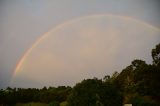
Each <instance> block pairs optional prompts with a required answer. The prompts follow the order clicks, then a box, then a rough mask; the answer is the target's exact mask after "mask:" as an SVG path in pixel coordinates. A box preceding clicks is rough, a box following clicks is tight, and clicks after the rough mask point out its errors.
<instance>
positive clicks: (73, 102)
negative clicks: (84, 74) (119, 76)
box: [68, 78, 122, 106]
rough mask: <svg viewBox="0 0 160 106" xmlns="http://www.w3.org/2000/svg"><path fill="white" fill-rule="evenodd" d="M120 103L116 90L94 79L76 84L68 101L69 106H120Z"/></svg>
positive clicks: (119, 96)
mask: <svg viewBox="0 0 160 106" xmlns="http://www.w3.org/2000/svg"><path fill="white" fill-rule="evenodd" d="M112 98H114V99H112ZM121 102H122V101H121V95H120V94H119V92H118V89H116V88H114V86H112V85H107V84H105V83H103V82H102V80H98V79H95V78H94V79H87V80H83V81H82V82H81V83H78V84H77V85H76V86H75V87H74V88H73V90H72V92H71V95H70V97H69V99H68V105H69V106H111V105H115V106H121V105H122V104H121Z"/></svg>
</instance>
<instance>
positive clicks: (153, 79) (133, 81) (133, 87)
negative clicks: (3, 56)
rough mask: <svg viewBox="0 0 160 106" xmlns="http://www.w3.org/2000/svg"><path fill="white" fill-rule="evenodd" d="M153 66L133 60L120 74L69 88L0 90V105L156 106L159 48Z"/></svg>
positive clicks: (159, 88) (159, 103)
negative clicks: (129, 105)
mask: <svg viewBox="0 0 160 106" xmlns="http://www.w3.org/2000/svg"><path fill="white" fill-rule="evenodd" d="M152 58H153V64H146V62H145V61H143V60H139V59H136V60H134V61H132V62H131V64H130V65H129V66H127V67H126V68H125V69H123V70H122V71H121V72H120V73H118V72H115V73H114V74H113V75H112V76H109V75H106V76H105V77H104V78H103V80H102V79H97V78H93V79H85V80H83V81H82V82H80V83H77V84H76V85H75V86H74V87H73V88H71V87H65V86H59V87H57V88H55V87H49V88H46V87H44V88H42V89H37V88H28V89H24V88H10V87H8V88H7V89H1V90H0V104H1V105H3V106H4V105H10V106H12V105H13V106H14V105H15V106H122V105H123V104H127V103H129V104H133V106H160V83H159V82H160V44H158V45H157V46H156V47H155V48H154V49H152ZM1 105H0V106H1Z"/></svg>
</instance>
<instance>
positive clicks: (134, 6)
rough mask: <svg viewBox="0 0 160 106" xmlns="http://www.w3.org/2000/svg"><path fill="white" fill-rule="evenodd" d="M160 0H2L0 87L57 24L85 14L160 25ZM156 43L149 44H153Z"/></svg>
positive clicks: (4, 84) (0, 3)
mask: <svg viewBox="0 0 160 106" xmlns="http://www.w3.org/2000/svg"><path fill="white" fill-rule="evenodd" d="M158 1H159V0H1V1H0V23H1V24H0V87H1V88H2V87H6V86H8V85H9V82H10V80H11V78H12V75H13V73H14V70H15V68H16V65H17V63H18V62H19V61H20V59H21V58H22V56H23V55H24V53H25V52H26V51H27V50H28V49H29V48H30V47H31V46H32V44H33V43H34V42H35V41H36V40H37V39H38V38H39V37H41V36H42V35H43V34H44V33H46V32H48V31H49V30H50V29H52V28H54V27H56V26H57V25H59V24H61V23H64V22H66V21H69V20H72V19H73V20H74V19H76V18H79V17H83V16H92V15H96V14H113V15H118V16H127V17H131V18H133V19H135V20H139V21H143V22H144V23H147V24H150V25H152V26H154V27H156V28H160V21H159V19H160V13H159V11H160V2H158ZM112 21H114V20H112ZM89 22H90V23H92V21H89ZM76 25H77V23H76ZM84 25H85V24H84ZM77 27H78V25H77ZM156 33H157V32H156ZM102 35H103V34H102ZM128 39H129V38H128ZM156 39H157V40H156V42H155V43H157V42H158V41H160V40H159V38H157V37H156ZM153 41H155V40H153ZM155 43H154V42H150V43H149V44H155ZM147 46H148V45H147ZM154 46H155V45H150V47H154ZM149 53H150V51H149ZM145 58H146V59H147V58H150V57H145ZM148 61H149V59H148ZM24 82H25V81H24ZM22 83H23V82H22Z"/></svg>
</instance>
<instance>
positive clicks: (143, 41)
mask: <svg viewBox="0 0 160 106" xmlns="http://www.w3.org/2000/svg"><path fill="white" fill-rule="evenodd" d="M159 5H160V2H159V1H158V0H1V1H0V23H1V24H0V88H4V87H7V86H9V85H10V82H12V84H11V86H14V87H42V86H45V85H46V86H49V85H51V86H52V85H53V86H58V85H74V84H75V83H76V82H77V81H80V80H82V79H83V78H89V77H93V76H95V77H99V78H100V77H103V76H105V75H106V74H111V73H113V72H114V71H115V70H118V71H119V70H121V69H123V68H125V66H126V65H129V64H130V63H129V62H130V61H132V59H134V58H142V59H145V60H146V61H147V62H148V63H151V61H152V60H151V56H150V52H151V49H152V48H153V47H154V46H155V45H156V44H157V43H158V42H159V41H160V37H159V35H160V33H159V30H157V29H160V21H159V19H160V14H159V10H160V7H159ZM94 16H97V17H96V18H95V17H94ZM119 16H120V17H119ZM81 17H83V18H81ZM124 17H130V18H129V19H124ZM72 20H74V21H72ZM135 20H137V21H135ZM144 23H145V24H147V25H148V26H147V27H146V25H144ZM58 26H59V28H58V29H56V30H55V28H57V27H58ZM151 26H152V27H151ZM46 32H49V33H47V36H48V37H46V38H44V39H43V40H41V41H39V43H38V44H37V45H36V46H35V47H33V45H34V44H35V42H36V41H37V40H38V39H40V38H41V37H42V35H45V34H46ZM108 33H109V34H108ZM88 35H93V36H94V37H93V36H88ZM106 35H108V36H106ZM135 35H136V36H135ZM119 36H121V37H119ZM87 39H88V40H87ZM104 39H106V40H104ZM95 42H97V43H95ZM106 42H107V43H106ZM117 42H118V43H117ZM135 42H136V45H135ZM86 45H87V46H86ZM108 45H112V46H108ZM107 47H108V48H107ZM123 47H124V48H123ZM30 48H33V49H32V50H31V51H30V52H29V53H28V54H27V56H26V58H25V60H24V62H23V64H22V65H21V66H20V68H19V71H18V72H17V73H16V74H15V71H16V69H17V64H18V63H19V62H20V61H21V59H22V58H23V57H24V55H26V52H27V51H28V50H30ZM113 48H114V49H113ZM122 48H123V49H122ZM130 48H132V49H131V50H130ZM76 50H77V51H76ZM124 50H125V51H124ZM75 51H76V52H75ZM82 51H83V52H82ZM84 51H85V52H84ZM98 51H100V52H98ZM144 52H145V53H144ZM73 53H74V55H71V54H73ZM38 56H40V57H38ZM105 56H106V57H105ZM62 57H63V58H62ZM38 59H39V60H38ZM34 60H36V61H34ZM77 60H79V61H77ZM119 60H123V61H119ZM68 61H69V62H68ZM75 61H76V62H75ZM46 63H47V64H46ZM51 63H55V64H54V65H53V64H51ZM71 66H74V67H71ZM78 67H80V68H78ZM17 70H18V69H17ZM44 70H45V71H44ZM53 70H54V71H53ZM55 70H56V71H55ZM73 70H77V71H73ZM92 70H94V71H92ZM46 73H47V74H46ZM84 73H85V74H84ZM44 75H45V76H44ZM56 76H57V78H55V77H56ZM60 79H61V80H60Z"/></svg>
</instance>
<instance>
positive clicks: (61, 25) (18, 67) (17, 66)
mask: <svg viewBox="0 0 160 106" xmlns="http://www.w3.org/2000/svg"><path fill="white" fill-rule="evenodd" d="M99 17H110V18H115V17H116V18H120V19H123V20H127V21H133V22H137V23H140V24H141V25H143V26H144V27H149V28H151V29H154V30H156V31H158V32H160V29H159V28H157V27H154V26H152V25H150V24H148V23H145V22H143V21H140V20H137V19H134V18H132V17H128V16H117V15H112V14H98V15H91V16H83V17H78V18H76V19H71V20H68V21H66V22H63V23H61V24H59V25H57V26H56V27H54V28H52V29H51V30H49V31H48V32H46V33H45V34H43V35H42V36H41V37H40V38H39V39H37V40H36V41H35V43H33V45H32V46H31V47H30V48H29V49H28V50H27V51H26V52H25V53H24V55H23V56H22V57H21V59H20V60H19V62H18V63H17V65H16V67H15V69H14V73H13V76H12V78H14V76H16V73H18V72H19V69H20V67H21V66H22V64H23V63H24V61H25V59H26V58H27V57H28V56H29V54H30V53H31V51H32V50H33V49H34V48H35V47H36V46H37V45H38V44H39V43H40V42H41V41H42V40H44V39H45V38H47V37H48V36H49V33H50V32H51V31H52V32H56V31H57V30H60V29H61V28H62V27H64V26H67V25H69V24H72V23H74V22H76V21H80V20H83V19H86V18H99ZM12 78H11V80H12Z"/></svg>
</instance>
